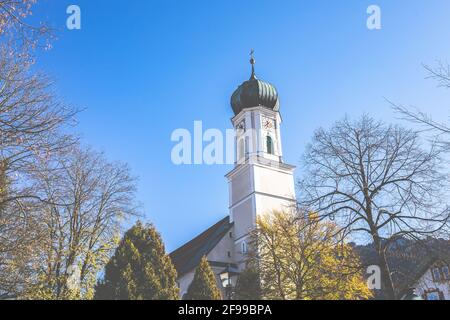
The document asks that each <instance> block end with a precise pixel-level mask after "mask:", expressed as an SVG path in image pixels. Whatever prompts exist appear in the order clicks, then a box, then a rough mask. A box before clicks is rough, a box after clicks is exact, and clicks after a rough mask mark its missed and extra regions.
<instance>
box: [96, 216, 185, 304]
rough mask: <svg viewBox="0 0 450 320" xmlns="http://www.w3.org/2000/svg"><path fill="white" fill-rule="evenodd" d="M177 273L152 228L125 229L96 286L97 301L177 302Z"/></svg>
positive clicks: (134, 227)
mask: <svg viewBox="0 0 450 320" xmlns="http://www.w3.org/2000/svg"><path fill="white" fill-rule="evenodd" d="M176 279H177V273H176V270H175V268H174V266H173V264H172V261H171V260H170V257H169V256H168V255H167V254H166V252H165V248H164V244H163V242H162V240H161V237H160V235H159V234H158V232H157V231H156V229H155V227H154V226H153V225H143V224H142V223H141V222H138V223H137V224H136V225H135V226H133V227H132V228H131V229H130V230H128V231H127V232H126V234H125V236H124V238H123V239H122V240H121V242H120V244H119V246H118V248H117V249H116V251H115V253H114V255H113V257H112V258H111V259H110V261H109V262H108V264H107V265H106V267H105V275H104V279H103V280H102V281H99V283H98V284H97V287H96V295H95V298H96V299H100V300H176V299H178V297H179V296H178V295H179V289H178V286H177V283H176Z"/></svg>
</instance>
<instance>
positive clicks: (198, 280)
mask: <svg viewBox="0 0 450 320" xmlns="http://www.w3.org/2000/svg"><path fill="white" fill-rule="evenodd" d="M184 299H186V300H221V299H222V295H221V293H220V290H219V288H218V287H217V281H216V276H215V275H214V272H213V271H212V270H211V267H210V266H209V263H208V260H207V259H206V257H203V258H202V260H201V261H200V264H199V266H198V267H197V269H196V270H195V275H194V280H193V281H192V283H191V284H190V285H189V288H188V291H187V294H186V296H185V297H184Z"/></svg>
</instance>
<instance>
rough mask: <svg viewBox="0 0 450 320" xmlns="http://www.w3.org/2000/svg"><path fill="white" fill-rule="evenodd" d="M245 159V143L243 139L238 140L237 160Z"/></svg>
mask: <svg viewBox="0 0 450 320" xmlns="http://www.w3.org/2000/svg"><path fill="white" fill-rule="evenodd" d="M244 157H245V141H244V139H241V140H239V143H238V160H242V159H243V158H244Z"/></svg>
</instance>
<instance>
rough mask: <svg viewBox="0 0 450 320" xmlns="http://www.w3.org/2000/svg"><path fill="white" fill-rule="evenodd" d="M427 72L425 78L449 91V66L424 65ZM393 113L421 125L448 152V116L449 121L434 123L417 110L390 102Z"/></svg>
mask: <svg viewBox="0 0 450 320" xmlns="http://www.w3.org/2000/svg"><path fill="white" fill-rule="evenodd" d="M424 68H425V70H426V71H427V74H428V76H427V78H428V79H433V80H435V81H437V82H438V86H439V87H441V88H445V89H450V66H449V65H448V64H445V63H443V62H438V64H437V66H436V67H431V66H429V65H424ZM390 103H391V105H392V108H393V109H394V111H396V112H397V113H399V114H400V115H401V116H402V117H403V119H405V120H408V121H411V122H413V123H416V124H419V125H421V126H422V127H423V128H424V130H426V131H429V132H431V133H434V135H435V137H436V140H437V141H438V143H439V144H440V145H441V146H442V147H443V148H444V149H445V150H446V151H450V116H449V121H448V122H447V123H446V122H445V121H436V120H434V119H433V117H432V116H431V115H430V114H427V113H425V112H423V111H421V110H420V109H418V108H414V107H407V106H404V105H398V104H395V103H392V102H390Z"/></svg>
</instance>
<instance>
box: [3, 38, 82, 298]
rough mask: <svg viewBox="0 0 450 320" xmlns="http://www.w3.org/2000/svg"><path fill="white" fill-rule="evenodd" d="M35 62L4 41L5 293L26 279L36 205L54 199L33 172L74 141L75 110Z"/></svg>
mask: <svg viewBox="0 0 450 320" xmlns="http://www.w3.org/2000/svg"><path fill="white" fill-rule="evenodd" d="M31 64H32V62H30V60H29V57H28V56H26V55H25V56H21V55H14V54H11V53H10V51H9V49H7V48H4V47H1V46H0V163H1V170H0V171H1V172H0V173H1V175H2V177H3V178H2V182H1V189H2V190H1V197H0V239H1V241H0V296H1V295H2V294H5V295H9V292H11V290H12V289H13V288H14V287H17V286H22V285H23V281H22V280H23V279H25V278H27V270H28V269H29V266H30V265H29V263H28V262H27V259H28V258H30V257H31V256H32V254H31V253H32V252H33V249H32V248H33V246H34V244H36V243H38V242H39V237H40V235H41V232H40V230H39V225H40V224H39V223H36V222H37V221H40V217H39V216H38V211H36V210H35V208H36V207H38V206H40V205H41V204H42V203H44V202H46V201H49V200H48V199H46V198H42V195H39V194H38V192H37V182H36V180H35V179H34V178H33V176H34V175H35V172H36V171H39V170H44V169H43V168H42V166H41V163H42V162H44V161H47V160H48V159H50V158H52V156H53V155H54V154H56V153H58V152H61V151H62V150H64V149H67V148H68V147H70V146H71V145H72V144H73V143H75V139H74V138H73V137H71V136H69V135H66V134H64V133H63V131H64V128H65V127H66V126H67V125H70V124H72V122H73V121H74V115H75V113H76V112H75V111H74V110H71V109H70V108H68V107H66V106H65V105H63V104H62V103H60V102H59V100H58V99H57V98H56V97H55V96H54V95H53V94H52V89H51V83H50V82H49V80H48V79H47V78H46V77H44V76H42V75H32V74H31V73H30V70H29V69H30V67H31ZM20 279H22V280H20ZM19 280H20V281H19ZM12 291H17V290H16V289H14V290H12Z"/></svg>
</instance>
